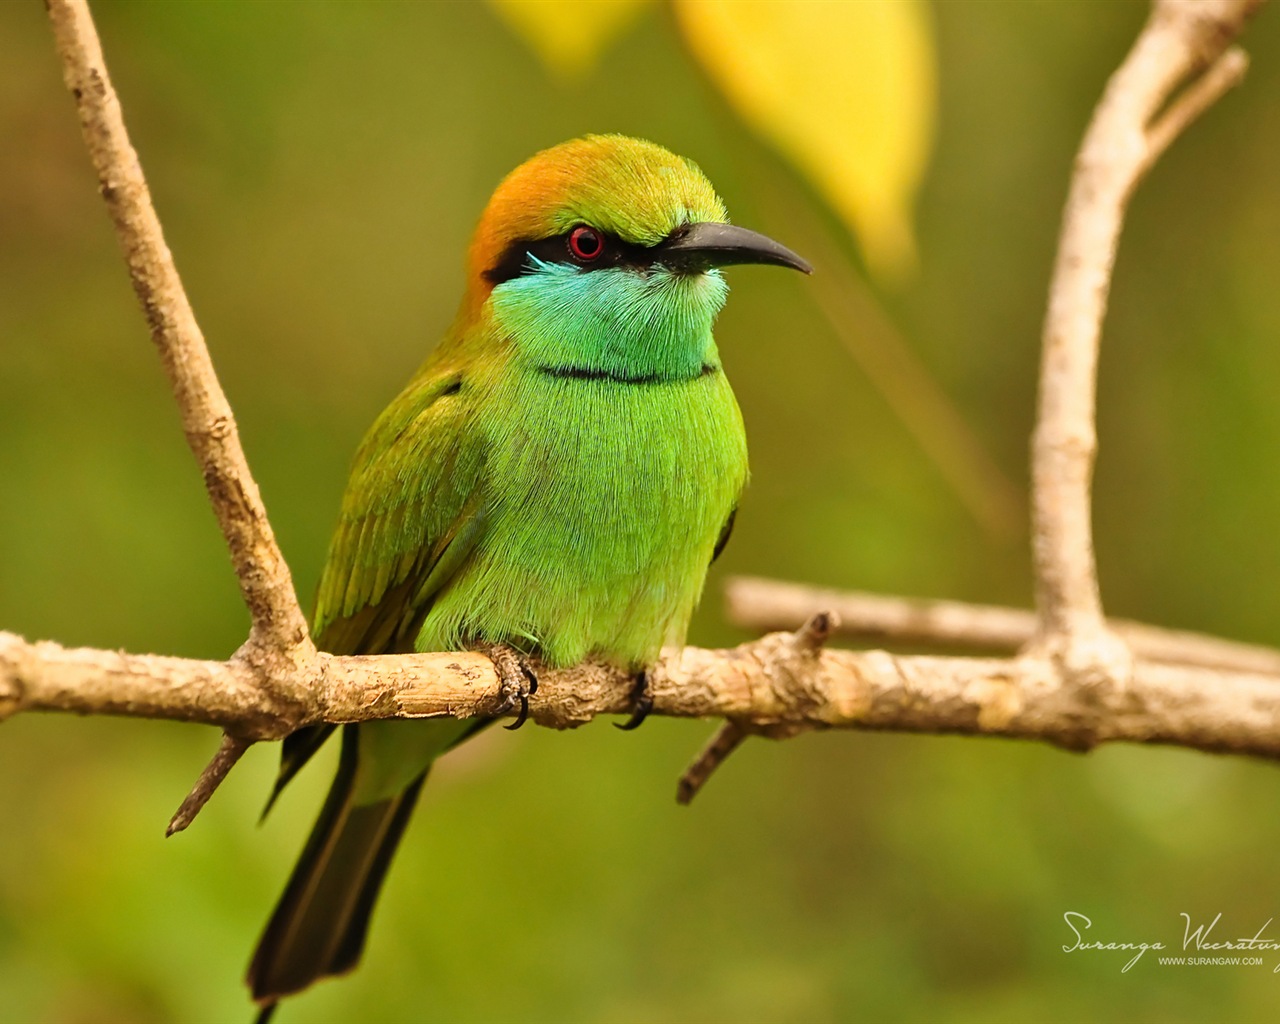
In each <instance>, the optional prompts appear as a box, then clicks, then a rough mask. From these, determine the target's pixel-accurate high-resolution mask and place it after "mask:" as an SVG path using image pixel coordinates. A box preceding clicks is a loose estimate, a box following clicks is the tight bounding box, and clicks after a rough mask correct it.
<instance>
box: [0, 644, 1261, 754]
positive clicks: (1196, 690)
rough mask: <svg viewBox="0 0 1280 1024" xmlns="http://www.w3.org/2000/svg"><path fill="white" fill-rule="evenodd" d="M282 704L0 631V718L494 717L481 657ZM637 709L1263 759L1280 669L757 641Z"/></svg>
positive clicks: (591, 682) (622, 701) (535, 714)
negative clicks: (1059, 661) (1091, 664)
mask: <svg viewBox="0 0 1280 1024" xmlns="http://www.w3.org/2000/svg"><path fill="white" fill-rule="evenodd" d="M300 682H301V683H302V685H301V686H300V688H299V689H300V691H301V692H302V693H304V694H305V700H303V701H301V702H300V703H297V704H292V705H282V704H281V703H280V702H279V700H278V698H277V697H276V696H275V693H274V690H275V687H274V680H273V679H272V677H271V676H270V675H269V674H267V673H266V672H264V670H263V669H262V668H261V667H260V666H256V665H254V664H252V663H250V662H248V661H244V660H241V661H236V660H232V661H229V662H216V661H197V660H193V659H184V658H168V657H157V656H152V655H124V654H119V653H116V652H110V651H97V650H85V649H80V650H74V649H67V648H63V647H59V646H58V645H56V644H50V643H39V644H29V643H26V642H25V641H23V640H22V639H21V638H19V637H17V636H14V635H13V634H9V633H3V634H0V711H2V712H3V713H5V714H13V713H16V712H19V711H74V712H77V713H80V714H123V715H131V716H136V717H151V718H171V719H178V720H181V721H188V722H203V723H206V724H209V725H217V726H220V727H222V728H224V729H225V728H228V727H230V726H232V725H235V726H246V727H250V726H251V727H252V728H253V730H254V732H253V733H252V735H253V736H254V738H257V739H270V738H277V737H279V736H283V735H285V734H287V733H288V732H290V731H292V730H293V729H295V728H299V727H300V726H303V725H309V724H313V723H316V722H363V721H369V720H372V719H378V718H413V717H427V716H437V717H438V716H446V715H452V716H455V717H458V718H469V717H472V716H474V715H492V714H495V713H496V712H497V711H498V709H499V707H500V706H501V696H500V694H499V685H498V679H497V675H496V673H495V672H494V669H493V665H492V664H491V663H490V661H489V660H488V658H486V657H484V656H483V655H479V654H471V653H446V654H412V655H383V656H380V657H335V656H333V655H328V654H320V655H319V656H318V657H317V659H316V661H315V664H314V669H313V670H312V671H311V672H310V673H309V674H307V675H306V676H304V677H303V678H302V679H301V680H300ZM631 685H632V680H631V679H630V677H629V676H628V675H627V674H626V673H624V672H621V671H618V670H615V669H609V668H605V667H602V666H599V665H593V664H587V665H581V666H578V667H576V668H572V669H565V670H557V671H550V670H546V669H544V670H543V671H542V672H541V673H540V675H539V685H538V693H537V695H536V696H535V697H534V698H532V699H531V700H530V702H529V715H530V717H531V718H532V719H533V720H534V721H537V722H539V723H540V724H542V725H547V726H552V727H555V728H571V727H573V726H577V725H581V724H583V723H584V722H587V721H590V720H591V719H592V718H594V717H595V716H597V715H607V714H623V713H626V712H627V711H628V710H629V703H628V694H629V692H630V688H631ZM650 687H651V692H652V694H653V699H654V708H653V711H654V713H655V714H662V715H671V716H677V717H682V718H728V719H730V720H732V721H733V722H735V723H736V724H737V725H738V726H739V727H741V728H743V729H744V730H745V731H749V732H756V733H759V734H762V735H766V736H772V737H778V738H782V737H786V736H791V735H794V734H796V733H799V732H803V731H805V730H807V729H832V728H858V729H892V730H897V731H905V732H931V733H981V734H985V735H991V736H1009V737H1020V738H1023V739H1036V740H1043V741H1045V742H1048V743H1052V744H1055V745H1057V746H1060V747H1065V748H1067V749H1070V750H1087V749H1089V748H1091V747H1093V746H1095V745H1096V744H1098V743H1103V742H1110V741H1116V740H1127V741H1131V742H1137V743H1172V744H1178V745H1181V746H1185V747H1194V748H1197V749H1200V750H1210V751H1218V752H1234V753H1242V754H1254V755H1258V756H1263V757H1280V676H1275V675H1263V674H1260V673H1245V672H1220V671H1213V670H1208V669H1198V668H1189V667H1184V666H1172V665H1159V664H1155V663H1150V662H1138V663H1137V665H1136V666H1135V670H1134V676H1133V681H1132V683H1131V685H1130V686H1129V687H1128V688H1126V689H1125V690H1112V691H1107V692H1100V691H1096V690H1092V689H1082V688H1079V687H1075V686H1071V685H1067V684H1064V683H1063V682H1062V680H1061V679H1060V677H1059V673H1058V672H1057V671H1056V670H1055V668H1054V666H1053V664H1052V663H1050V662H1048V661H1045V660H1043V659H1039V658H934V657H920V656H913V657H898V656H895V655H892V654H887V653H885V652H883V651H843V650H822V649H815V647H814V646H813V645H812V644H811V643H808V642H805V641H804V640H803V639H798V638H797V636H796V635H795V634H792V633H771V634H769V635H767V636H764V637H761V638H760V639H758V640H753V641H751V642H750V643H746V644H743V645H741V646H740V647H734V648H731V649H728V650H705V649H702V648H686V649H685V650H684V651H682V652H678V653H671V654H669V655H667V656H666V657H664V658H663V659H662V660H661V661H660V662H659V664H658V665H657V666H656V667H655V669H654V670H653V671H652V673H651V675H650Z"/></svg>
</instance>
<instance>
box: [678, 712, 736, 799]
mask: <svg viewBox="0 0 1280 1024" xmlns="http://www.w3.org/2000/svg"><path fill="white" fill-rule="evenodd" d="M746 737H747V733H746V730H745V729H743V728H742V727H741V726H740V725H738V724H737V723H736V722H725V723H724V725H722V726H720V728H719V729H718V730H716V734H715V735H714V736H713V737H711V742H710V743H708V744H707V745H706V746H705V747H703V749H702V753H701V754H699V755H698V757H697V760H695V761H694V762H693V764H691V765H689V767H688V769H687V770H686V771H685V773H684V774H683V775H682V776H680V781H679V783H677V784H676V803H678V804H683V805H688V803H689V802H690V801H691V800H692V799H693V798H694V797H695V796H697V795H698V790H700V789H701V788H702V787H703V786H704V785H705V784H706V781H707V779H709V778H711V774H712V772H714V771H715V770H716V769H717V768H719V767H720V765H721V764H723V763H724V760H725V758H727V757H728V756H729V755H730V754H732V753H733V752H734V751H735V750H737V749H738V744H740V743H741V742H742V741H743V740H744V739H746Z"/></svg>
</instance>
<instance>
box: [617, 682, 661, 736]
mask: <svg viewBox="0 0 1280 1024" xmlns="http://www.w3.org/2000/svg"><path fill="white" fill-rule="evenodd" d="M652 710H653V694H652V693H650V692H649V673H648V672H641V673H639V674H638V675H637V676H636V680H635V683H634V685H633V686H632V687H631V717H630V718H628V719H627V720H626V721H625V722H614V723H613V724H614V725H615V726H616V727H617V728H619V729H621V730H622V731H623V732H630V731H631V730H632V729H638V728H639V727H640V724H641V723H642V722H643V721H644V720H645V719H646V718H648V717H649V712H650V711H652Z"/></svg>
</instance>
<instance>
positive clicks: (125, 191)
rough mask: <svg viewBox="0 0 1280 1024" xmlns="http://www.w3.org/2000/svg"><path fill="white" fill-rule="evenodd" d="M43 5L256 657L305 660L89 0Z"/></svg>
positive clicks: (289, 592) (306, 647)
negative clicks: (227, 554) (245, 612)
mask: <svg viewBox="0 0 1280 1024" xmlns="http://www.w3.org/2000/svg"><path fill="white" fill-rule="evenodd" d="M47 7H48V11H49V21H50V22H51V23H52V25H53V34H54V42H55V44H56V46H57V49H58V55H59V57H61V58H62V67H63V80H64V81H65V82H66V84H67V88H68V89H70V90H71V94H72V95H73V96H74V97H75V101H76V108H77V110H78V111H79V114H80V128H81V131H82V133H83V135H84V141H85V145H86V146H87V147H88V150H89V156H90V159H91V160H92V161H93V168H94V170H95V171H96V172H97V175H98V182H99V189H100V191H101V193H102V198H103V200H104V201H105V202H106V204H107V211H108V213H110V215H111V221H112V223H113V224H114V225H115V229H116V235H117V237H118V238H119V240H120V248H121V249H122V250H123V251H124V257H125V262H126V263H127V264H128V267H129V277H130V278H131V280H132V281H133V289H134V291H135V292H136V293H137V295H138V301H139V302H140V303H141V304H142V311H143V313H144V314H145V315H146V318H147V324H148V325H149V326H150V328H151V340H152V341H153V342H155V345H156V348H157V349H158V350H159V352H160V358H161V361H162V362H163V363H164V369H165V373H166V374H167V375H168V377H169V383H170V385H171V386H172V388H173V394H174V397H175V398H176V399H177V401H178V409H179V411H180V412H181V414H182V429H183V431H184V433H185V434H186V437H187V444H188V445H189V446H190V447H191V453H192V454H193V455H194V456H195V457H196V462H197V463H198V464H199V466H200V473H201V475H202V476H203V478H204V485H205V488H206V490H207V491H208V493H209V502H210V504H211V505H212V506H213V511H214V514H215V515H216V516H217V517H218V525H219V526H220V527H221V529H222V535H223V537H224V538H225V539H226V542H227V547H228V548H229V549H230V551H231V562H232V564H233V565H234V567H235V570H236V578H237V579H238V580H239V582H240V593H241V596H242V597H243V598H244V603H245V604H246V605H247V606H248V608H249V613H250V615H251V616H252V620H253V634H252V636H251V638H250V643H251V646H252V647H253V648H255V653H256V654H259V655H263V656H268V657H270V656H275V657H284V658H286V659H288V660H296V659H298V658H306V657H307V656H309V655H310V654H311V653H312V652H313V651H314V648H312V646H311V639H310V635H309V633H308V631H307V621H306V617H305V616H304V615H303V614H302V610H301V609H300V608H299V607H298V599H297V597H296V595H295V594H294V590H293V580H292V578H291V576H290V574H289V566H288V565H286V564H285V561H284V558H283V556H282V555H281V554H280V548H279V546H278V545H277V544H276V540H275V535H274V534H273V533H272V531H271V524H270V522H269V521H268V520H267V511H266V508H265V507H264V506H263V504H262V497H261V495H260V494H259V493H258V485H257V483H256V482H255V481H254V479H253V476H252V475H251V474H250V472H249V465H248V462H247V461H246V460H245V455H244V449H243V448H242V447H241V445H240V433H239V430H238V429H237V428H236V421H235V417H234V416H233V415H232V413H231V405H230V403H229V402H228V401H227V396H226V395H225V394H223V392H222V386H221V385H220V384H219V383H218V376H217V374H216V373H215V372H214V369H213V361H212V360H211V359H210V358H209V350H208V348H206V346H205V342H204V336H203V335H202V334H201V333H200V328H199V326H198V325H197V324H196V318H195V314H194V313H193V312H192V310H191V304H190V303H189V302H188V301H187V294H186V291H185V290H184V289H183V287H182V281H181V279H180V278H179V277H178V271H177V268H176V267H175V266H174V263H173V256H172V254H171V253H170V252H169V247H168V246H167V245H166V244H165V240H164V232H163V231H162V230H161V228H160V219H159V218H158V217H157V216H156V211H155V208H154V207H153V206H152V203H151V193H150V191H149V190H148V188H147V182H146V179H145V178H144V177H143V174H142V165H141V164H140V163H139V162H138V154H137V153H136V152H135V151H134V148H133V145H132V144H131V143H130V141H129V134H128V132H127V131H126V130H125V126H124V116H123V115H122V113H121V111H120V103H119V101H118V100H117V99H116V94H115V90H114V89H113V88H112V86H111V79H110V77H109V76H108V75H107V66H106V62H105V61H104V60H103V57H102V48H101V46H100V45H99V43H98V33H97V31H96V30H95V29H94V25H93V18H92V17H91V15H90V14H89V6H88V4H87V3H86V2H85V0H47Z"/></svg>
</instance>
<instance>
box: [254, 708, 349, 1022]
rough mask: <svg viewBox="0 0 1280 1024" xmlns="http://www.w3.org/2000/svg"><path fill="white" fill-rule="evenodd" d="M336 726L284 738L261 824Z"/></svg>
mask: <svg viewBox="0 0 1280 1024" xmlns="http://www.w3.org/2000/svg"><path fill="white" fill-rule="evenodd" d="M336 728H337V726H336V725H309V726H307V727H306V728H303V729H299V730H298V731H297V732H291V733H290V734H289V735H288V736H286V737H285V738H284V742H283V743H282V744H281V747H282V750H281V753H280V771H279V773H278V774H277V775H276V781H275V785H273V786H272V787H271V795H270V796H269V797H267V806H266V807H264V808H262V814H261V815H260V816H259V818H258V824H259V825H261V824H262V823H263V822H264V821H266V820H267V815H268V814H270V813H271V808H272V807H274V806H275V803H276V800H277V799H279V797H280V794H281V793H283V792H284V787H285V786H287V785H289V783H290V782H292V781H293V777H294V776H295V775H297V774H298V772H300V771H302V769H303V766H304V765H306V763H307V762H308V761H310V760H311V755H312V754H314V753H315V752H316V751H317V750H319V749H320V748H321V747H322V746H324V742H325V740H327V739H328V738H329V736H330V735H331V734H332V733H333V730H334V729H336ZM260 1024H265V1022H260Z"/></svg>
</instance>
